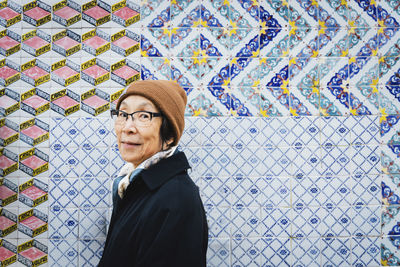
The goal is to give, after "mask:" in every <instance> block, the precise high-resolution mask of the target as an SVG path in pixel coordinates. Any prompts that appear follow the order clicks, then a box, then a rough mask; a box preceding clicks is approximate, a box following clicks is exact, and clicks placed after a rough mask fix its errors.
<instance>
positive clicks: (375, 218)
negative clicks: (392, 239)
mask: <svg viewBox="0 0 400 267" xmlns="http://www.w3.org/2000/svg"><path fill="white" fill-rule="evenodd" d="M353 212H354V217H353V218H352V224H353V225H354V233H353V235H355V236H379V235H380V234H381V229H379V227H378V225H379V224H380V222H381V217H380V212H381V211H380V206H355V207H353Z"/></svg>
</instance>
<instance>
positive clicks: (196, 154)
mask: <svg viewBox="0 0 400 267" xmlns="http://www.w3.org/2000/svg"><path fill="white" fill-rule="evenodd" d="M182 151H183V152H184V153H185V155H186V157H187V160H188V162H189V165H190V167H191V168H190V169H189V174H190V176H191V177H192V178H198V177H201V176H204V175H205V174H204V172H205V170H206V169H204V164H203V158H204V156H203V149H202V148H198V147H184V148H182Z"/></svg>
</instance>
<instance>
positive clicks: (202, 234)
mask: <svg viewBox="0 0 400 267" xmlns="http://www.w3.org/2000/svg"><path fill="white" fill-rule="evenodd" d="M186 101H187V99H186V93H185V91H184V90H183V89H182V87H180V86H179V85H178V84H177V83H175V82H172V81H160V80H157V81H156V80H154V81H153V80H147V81H137V82H134V83H133V84H131V85H130V86H129V87H128V88H127V90H126V91H125V92H124V94H123V95H122V96H121V97H120V98H119V100H118V102H117V105H116V109H115V110H112V111H111V115H112V117H113V118H114V128H115V133H116V136H117V142H118V148H119V151H120V153H121V156H122V158H123V159H124V160H125V161H126V162H127V164H126V165H125V166H124V167H123V168H122V169H121V171H120V173H119V176H118V178H116V179H115V180H114V183H113V204H114V206H113V212H112V216H111V222H110V226H109V230H108V234H107V240H106V244H105V247H104V251H103V255H102V258H101V260H100V263H99V266H115V267H117V266H118V267H119V266H135V267H156V266H171V267H177V266H185V267H194V266H206V251H207V242H208V227H207V221H206V216H205V212H204V207H203V204H202V202H201V199H200V196H199V191H198V187H197V186H196V185H195V184H194V183H193V181H192V180H191V178H190V177H189V175H188V174H187V170H188V169H189V168H190V166H189V163H188V161H187V159H186V156H185V154H184V153H183V152H179V151H178V150H177V149H176V148H177V144H178V141H179V139H180V137H181V135H182V132H183V129H184V124H185V122H184V112H185V106H186Z"/></svg>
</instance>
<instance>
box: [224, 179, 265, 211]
mask: <svg viewBox="0 0 400 267" xmlns="http://www.w3.org/2000/svg"><path fill="white" fill-rule="evenodd" d="M230 180H231V182H230V186H231V188H232V192H231V198H230V203H231V204H232V205H234V206H236V205H238V204H239V205H243V206H245V207H249V206H252V207H254V206H260V205H262V201H263V196H264V194H263V193H262V190H263V188H262V186H263V183H262V178H256V177H254V178H248V177H246V176H242V175H237V176H234V177H233V178H231V179H230Z"/></svg>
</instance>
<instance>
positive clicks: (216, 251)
mask: <svg viewBox="0 0 400 267" xmlns="http://www.w3.org/2000/svg"><path fill="white" fill-rule="evenodd" d="M230 259H231V240H230V239H229V238H210V239H209V243H208V250H207V267H229V266H231V262H230Z"/></svg>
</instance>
